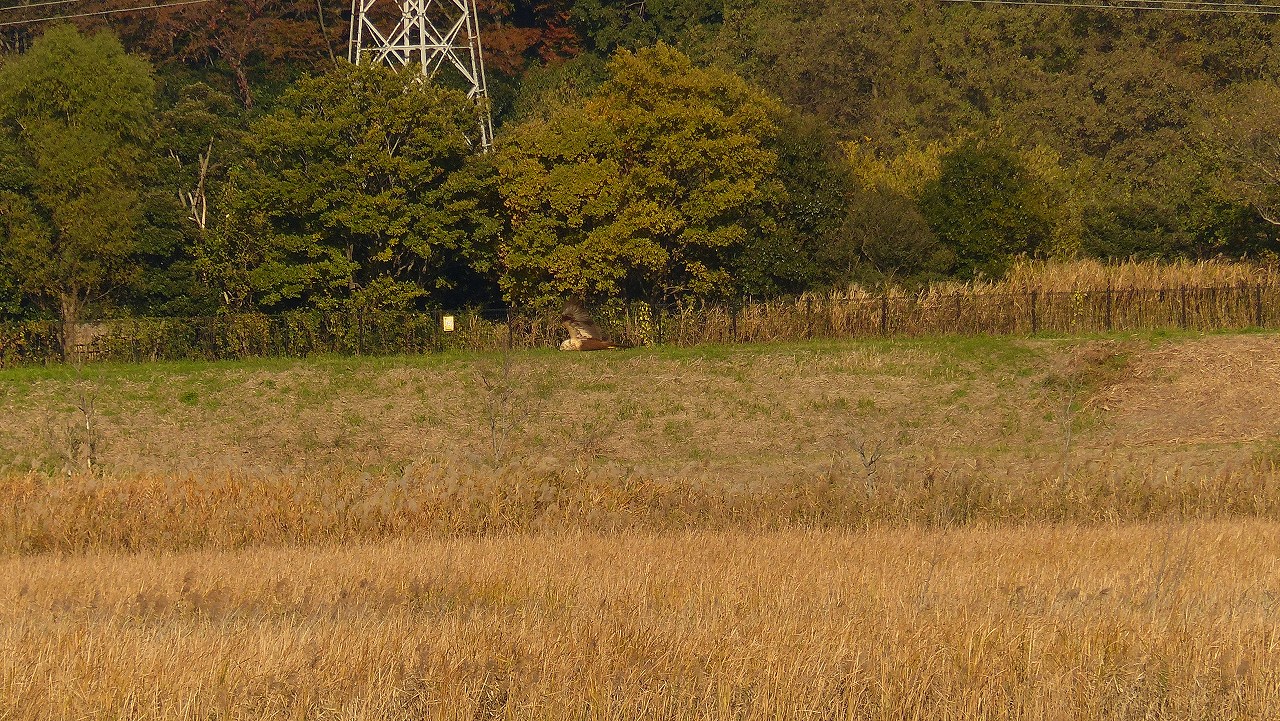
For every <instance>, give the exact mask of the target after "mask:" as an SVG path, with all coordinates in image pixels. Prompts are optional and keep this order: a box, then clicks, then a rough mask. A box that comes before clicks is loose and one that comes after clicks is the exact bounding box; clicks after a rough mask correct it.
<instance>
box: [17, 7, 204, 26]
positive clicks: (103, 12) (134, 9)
mask: <svg viewBox="0 0 1280 721" xmlns="http://www.w3.org/2000/svg"><path fill="white" fill-rule="evenodd" d="M207 2H212V0H182V1H181V2H171V3H159V4H156V5H139V6H138V7H131V8H116V9H114V10H99V11H97V12H92V13H75V14H72V15H50V16H48V17H42V18H31V19H28V20H9V21H6V22H0V28H3V27H8V26H10V25H27V24H29V23H42V22H46V21H49V20H70V19H72V18H87V17H94V16H97V15H113V14H115V13H129V12H137V11H140V10H160V9H162V8H173V7H180V6H182V5H198V4H200V3H207Z"/></svg>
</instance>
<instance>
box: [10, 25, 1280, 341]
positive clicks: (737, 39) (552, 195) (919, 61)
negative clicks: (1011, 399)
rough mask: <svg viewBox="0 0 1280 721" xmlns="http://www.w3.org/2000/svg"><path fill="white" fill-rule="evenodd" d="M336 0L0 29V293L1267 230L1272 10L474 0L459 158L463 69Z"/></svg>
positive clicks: (387, 293) (223, 291) (259, 292)
mask: <svg viewBox="0 0 1280 721" xmlns="http://www.w3.org/2000/svg"><path fill="white" fill-rule="evenodd" d="M6 4H8V5H12V4H13V3H12V2H6ZM76 7H77V8H80V10H81V11H92V10H93V9H95V8H97V7H109V5H108V4H106V3H105V2H102V0H83V2H82V3H80V4H78V5H77V6H76ZM37 11H38V9H36V8H31V9H18V10H14V9H12V8H9V9H4V10H3V15H2V17H4V18H5V19H21V18H22V17H34V16H36V15H35V14H36V12H37ZM349 13H350V9H349V4H347V3H345V2H341V3H339V2H335V1H334V0H313V1H312V2H303V1H302V0H296V1H295V0H224V1H221V2H217V3H207V4H203V5H192V6H188V7H181V8H174V9H169V10H162V11H155V12H150V13H136V14H126V15H118V16H112V17H111V18H110V19H109V20H108V19H101V18H98V19H95V18H85V19H82V20H77V21H75V22H76V23H78V24H77V25H70V24H49V23H40V24H31V25H17V26H8V27H3V28H0V320H21V319H30V318H48V319H58V320H61V321H63V322H65V323H68V324H74V323H76V322H78V321H80V320H82V319H86V318H94V317H111V316H120V315H147V316H156V315H212V314H217V313H221V312H240V311H257V312H276V311H284V310H291V309H297V308H318V309H326V310H334V309H405V308H428V307H442V306H443V307H461V306H465V305H485V304H488V305H495V304H496V305H502V304H518V305H522V306H538V305H547V306H550V305H553V304H555V303H558V302H560V301H561V300H562V299H564V298H566V297H578V298H583V299H586V300H589V301H591V300H603V299H607V298H631V299H641V300H649V301H660V302H673V301H679V300H686V299H708V300H722V299H726V298H733V297H742V296H752V297H771V296H778V295H787V294H794V293H798V292H803V291H805V290H812V289H819V288H825V287H833V286H841V285H844V284H848V283H862V284H871V285H874V284H878V283H883V282H894V283H903V282H905V283H923V282H929V281H931V280H937V279H944V278H945V279H959V280H966V279H973V278H988V279H990V278H999V277H1000V276H1001V274H1002V273H1003V272H1004V269H1005V268H1007V267H1008V264H1009V263H1010V261H1011V260H1012V259H1014V258H1017V257H1034V258H1063V259H1069V258H1078V257H1092V258H1100V259H1119V258H1144V259H1146V258H1159V259H1205V258H1219V257H1228V258H1247V259H1253V260H1257V261H1260V262H1272V261H1274V260H1275V259H1276V257H1277V251H1280V21H1278V19H1276V18H1270V17H1265V16H1250V15H1210V14H1198V13H1158V12H1147V13H1141V12H1136V11H1114V10H1069V9H1063V8H1045V7H984V6H977V5H969V4H951V3H940V2H935V1H933V0H928V1H919V2H918V1H916V0H786V1H783V0H733V1H731V2H711V1H710V0H648V1H646V2H623V1H617V2H615V1H611V0H585V1H582V2H570V1H569V0H542V1H539V2H505V1H503V0H485V1H484V2H482V3H481V13H482V32H483V38H484V42H485V46H486V60H487V65H488V68H489V71H490V72H489V75H490V77H489V84H490V91H491V95H492V100H491V104H492V110H493V114H494V120H495V123H496V126H497V133H496V141H495V147H494V150H493V152H491V153H487V154H480V153H477V152H475V149H474V147H473V143H472V138H471V136H472V135H473V130H474V128H475V116H474V107H473V106H472V105H471V104H470V102H469V101H468V100H467V99H466V97H465V94H464V93H462V92H461V91H460V90H459V89H457V88H455V87H450V86H449V83H447V82H440V83H421V82H417V81H416V80H415V79H414V77H415V76H414V74H413V72H399V73H397V72H394V71H391V70H389V69H385V68H380V67H371V66H368V65H360V66H352V65H350V64H348V63H347V62H346V61H345V59H344V58H345V56H346V50H347V49H346V35H347V23H348V21H349Z"/></svg>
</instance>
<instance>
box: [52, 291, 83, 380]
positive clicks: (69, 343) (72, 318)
mask: <svg viewBox="0 0 1280 721" xmlns="http://www.w3.org/2000/svg"><path fill="white" fill-rule="evenodd" d="M83 309H84V303H83V302H82V301H81V299H80V296H79V295H78V294H77V293H76V292H75V291H74V290H72V291H63V292H61V293H59V294H58V318H59V320H60V321H61V325H62V360H63V362H65V363H70V362H73V361H75V360H76V359H77V350H76V346H77V345H78V343H77V342H78V341H79V339H80V332H79V331H80V316H81V313H82V311H83Z"/></svg>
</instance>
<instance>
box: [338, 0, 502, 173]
mask: <svg viewBox="0 0 1280 721" xmlns="http://www.w3.org/2000/svg"><path fill="white" fill-rule="evenodd" d="M390 4H391V3H390V0H381V3H380V0H351V44H350V50H349V54H348V59H349V60H350V61H351V62H353V63H361V62H375V63H387V64H389V65H393V66H397V67H401V66H405V65H409V64H411V63H417V64H418V66H419V67H421V68H422V74H423V75H424V76H426V77H434V76H435V75H436V74H437V73H439V72H440V71H441V70H447V71H456V72H457V73H458V74H459V75H460V76H461V78H462V81H463V84H465V85H468V86H469V89H468V90H467V96H468V97H470V98H471V99H472V100H473V101H475V103H476V106H477V108H478V110H479V115H480V132H479V145H480V147H481V148H482V149H483V150H486V151H487V150H488V149H489V147H490V146H491V145H492V144H493V117H492V115H491V114H490V113H489V89H488V86H487V85H486V84H485V78H484V49H483V47H481V45H480V26H479V23H478V22H477V19H476V1H475V0H399V5H400V18H399V19H398V21H396V23H395V25H394V26H393V27H391V28H390V29H387V30H385V31H384V30H383V29H382V28H380V27H379V23H378V21H377V19H376V13H375V10H376V9H377V8H379V7H385V6H387V5H390ZM383 27H386V24H384V25H383Z"/></svg>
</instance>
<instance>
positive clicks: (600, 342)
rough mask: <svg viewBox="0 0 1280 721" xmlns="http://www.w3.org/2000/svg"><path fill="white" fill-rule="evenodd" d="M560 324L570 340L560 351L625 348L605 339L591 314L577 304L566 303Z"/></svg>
mask: <svg viewBox="0 0 1280 721" xmlns="http://www.w3.org/2000/svg"><path fill="white" fill-rule="evenodd" d="M560 322H561V323H563V324H564V327H565V328H567V329H568V331H569V339H568V340H566V341H564V342H563V343H561V344H560V350H611V349H614V348H624V347H625V346H623V345H620V344H618V343H614V342H613V341H608V340H605V339H604V335H603V334H602V333H601V332H600V328H599V326H597V325H596V324H595V323H594V322H592V320H591V314H590V313H588V312H587V310H586V308H583V307H582V306H580V305H578V304H577V303H572V302H571V303H566V304H565V306H564V311H563V312H562V313H561V314H560Z"/></svg>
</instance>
